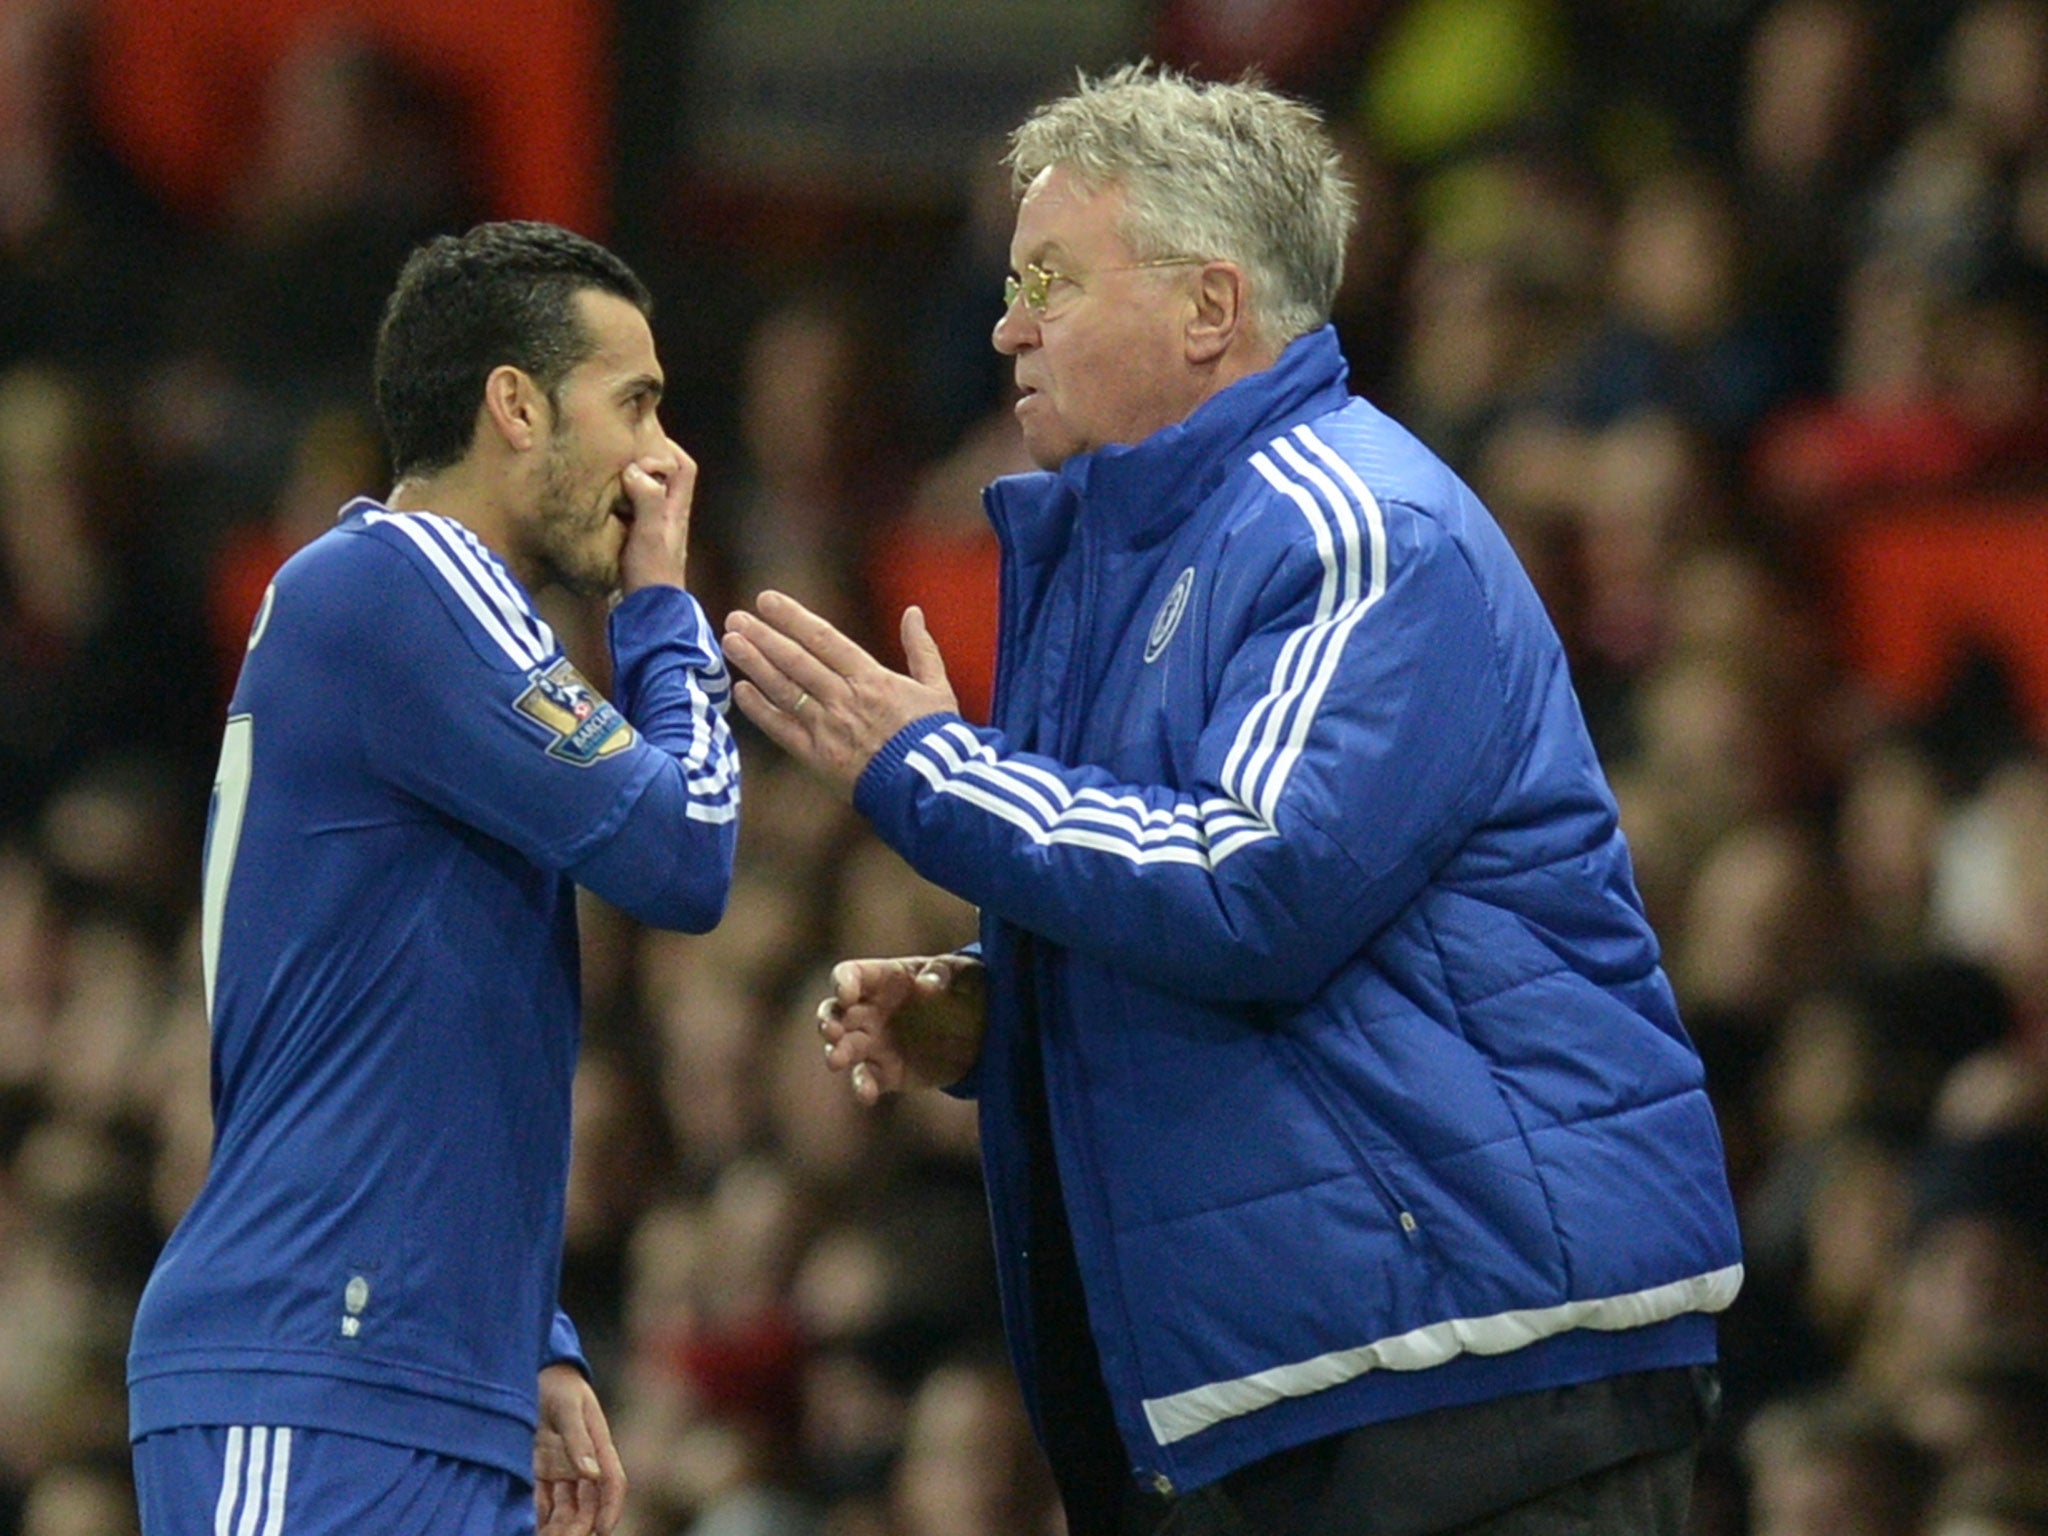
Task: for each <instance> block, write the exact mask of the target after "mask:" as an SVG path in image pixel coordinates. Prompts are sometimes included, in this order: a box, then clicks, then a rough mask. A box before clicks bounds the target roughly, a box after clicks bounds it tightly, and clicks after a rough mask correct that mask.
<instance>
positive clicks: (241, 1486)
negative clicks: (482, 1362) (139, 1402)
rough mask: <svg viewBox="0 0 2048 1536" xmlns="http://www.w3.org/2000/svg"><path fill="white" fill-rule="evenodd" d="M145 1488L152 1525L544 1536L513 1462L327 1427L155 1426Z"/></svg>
mask: <svg viewBox="0 0 2048 1536" xmlns="http://www.w3.org/2000/svg"><path fill="white" fill-rule="evenodd" d="M135 1497H136V1502H137V1503H138V1504H139V1505H140V1506H141V1510H142V1531H143V1536H363V1533H364V1532H367V1531H375V1532H377V1533H379V1536H534V1516H533V1489H532V1487H531V1486H529V1485H528V1484H527V1483H525V1482H523V1481H521V1480H520V1479H518V1478H516V1477H513V1476H511V1475H510V1474H509V1473H506V1472H503V1471H500V1470H499V1469H498V1468H496V1467H487V1466H484V1465H482V1464H481V1463H479V1462H473V1461H462V1460H459V1459H457V1458H455V1457H452V1456H441V1455H437V1454H435V1453H434V1452H432V1451H416V1450H411V1449H409V1448H407V1447H405V1446H402V1445H386V1444H385V1443H384V1442H382V1441H380V1440H365V1439H362V1438H361V1437H359V1436H356V1435H342V1434H336V1433H335V1432H334V1431H332V1430H323V1429H290V1428H285V1427H282V1426H265V1425H246V1424H234V1425H219V1426H214V1425H195V1426H193V1427H190V1428H187V1429H170V1430H164V1431H161V1432H159V1433H157V1434H153V1435H144V1436H143V1437H142V1438H141V1439H140V1440H138V1441H136V1442H135Z"/></svg>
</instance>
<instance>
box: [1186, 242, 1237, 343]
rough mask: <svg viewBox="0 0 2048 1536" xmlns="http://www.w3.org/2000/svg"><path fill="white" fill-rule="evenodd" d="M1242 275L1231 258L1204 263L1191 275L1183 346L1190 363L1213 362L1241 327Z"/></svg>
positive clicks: (1235, 337)
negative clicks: (1192, 284) (1190, 301)
mask: <svg viewBox="0 0 2048 1536" xmlns="http://www.w3.org/2000/svg"><path fill="white" fill-rule="evenodd" d="M1245 286H1246V285H1245V275H1244V271H1243V269H1242V268H1240V267H1239V266H1238V265H1237V264H1236V263H1235V262H1229V261H1212V262H1208V263H1206V264H1205V265H1204V266H1203V268H1202V270H1201V272H1200V273H1198V274H1197V275H1196V278H1195V291H1194V304H1193V306H1192V308H1191V309H1190V310H1189V313H1188V320H1187V331H1186V346H1187V356H1188V361H1189V362H1191V363H1198V364H1200V363H1213V362H1215V361H1216V359H1217V358H1219V357H1221V356H1222V355H1223V354H1224V353H1225V352H1227V351H1229V350H1230V347H1231V345H1232V344H1233V343H1234V342H1236V341H1237V340H1238V339H1239V337H1240V336H1241V335H1242V333H1243V331H1244V325H1245Z"/></svg>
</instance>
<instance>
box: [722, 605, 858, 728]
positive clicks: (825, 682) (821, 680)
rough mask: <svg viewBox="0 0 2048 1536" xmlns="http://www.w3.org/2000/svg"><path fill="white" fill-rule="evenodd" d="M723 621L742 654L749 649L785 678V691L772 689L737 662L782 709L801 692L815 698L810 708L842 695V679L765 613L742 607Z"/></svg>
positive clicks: (790, 705)
mask: <svg viewBox="0 0 2048 1536" xmlns="http://www.w3.org/2000/svg"><path fill="white" fill-rule="evenodd" d="M820 622H822V621H820ZM725 623H726V629H727V631H728V632H729V633H730V634H731V635H733V636H735V637H737V638H738V639H739V640H740V641H741V642H742V643H743V644H742V650H741V653H740V654H741V656H742V657H744V656H745V655H746V654H747V653H748V652H749V651H751V652H752V654H754V655H756V656H758V657H759V658H760V659H761V660H763V661H765V662H767V663H768V664H769V665H770V666H772V667H773V668H774V669H775V671H776V672H777V673H778V674H780V675H781V676H782V677H783V678H785V679H787V680H788V683H789V689H788V692H786V693H779V692H776V691H775V690H774V689H772V688H769V687H767V686H766V683H765V680H764V679H763V678H762V676H761V675H760V673H759V671H758V670H757V669H756V668H754V667H750V666H746V665H745V662H744V660H742V662H741V665H742V667H743V668H744V669H745V671H746V673H747V675H748V676H750V677H752V678H753V679H754V681H755V682H757V683H763V690H762V691H763V692H766V693H768V694H769V696H770V697H771V698H773V699H774V701H775V702H776V703H777V704H779V705H781V706H782V707H783V708H784V709H790V710H793V709H794V702H793V701H794V700H795V699H796V698H797V697H798V696H800V695H801V694H804V693H808V694H809V695H810V696H811V698H812V699H814V700H816V701H817V704H816V705H814V706H813V707H814V708H815V707H817V706H819V705H822V706H826V707H830V706H831V705H833V704H835V703H838V702H841V701H843V700H844V699H845V697H846V680H845V679H844V678H843V677H842V676H841V675H840V672H839V670H838V669H836V668H835V667H833V666H832V665H831V664H830V663H829V662H828V661H827V660H826V658H824V657H822V656H820V655H819V654H818V652H817V651H816V650H814V649H813V648H812V647H811V646H810V645H809V644H807V643H806V642H805V640H804V638H803V637H802V636H799V635H793V634H791V633H790V632H789V631H788V630H786V629H784V628H782V626H781V625H779V624H776V623H775V622H774V621H772V620H770V619H769V618H767V617H766V616H765V615H762V614H754V613H748V612H747V611H746V610H745V609H744V608H742V609H738V610H735V611H734V612H733V613H731V614H729V615H728V616H727V617H726V621H725ZM828 627H829V626H828ZM862 654H863V655H865V654H866V653H865V652H863V653H862Z"/></svg>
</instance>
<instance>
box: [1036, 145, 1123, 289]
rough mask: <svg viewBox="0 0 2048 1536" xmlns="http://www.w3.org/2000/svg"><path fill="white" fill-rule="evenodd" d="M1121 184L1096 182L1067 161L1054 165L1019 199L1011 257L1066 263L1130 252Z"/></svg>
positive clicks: (1115, 256) (1097, 260) (1050, 263)
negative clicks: (1124, 226)
mask: <svg viewBox="0 0 2048 1536" xmlns="http://www.w3.org/2000/svg"><path fill="white" fill-rule="evenodd" d="M1124 213H1125V196H1124V190H1123V188H1122V187H1120V186H1117V185H1114V184H1110V185H1105V186H1091V185H1089V184H1088V182H1086V181H1085V180H1083V179H1082V177H1081V176H1080V174H1079V173H1078V172H1077V171H1075V170H1074V169H1073V167H1071V166H1068V165H1049V166H1047V167H1046V168H1045V169H1044V170H1042V171H1040V172H1039V173H1038V174H1037V175H1036V176H1035V177H1033V178H1032V180H1031V184H1030V185H1029V186H1027V187H1026V188H1025V189H1024V195H1023V197H1022V198H1021V199H1020V200H1019V201H1018V203H1017V227H1016V233H1015V235H1014V236H1013V237H1012V238H1011V241H1010V258H1011V261H1012V263H1013V264H1014V265H1017V266H1019V267H1020V268H1021V267H1022V265H1023V264H1025V263H1027V262H1031V263H1036V264H1038V265H1040V266H1048V265H1054V264H1057V263H1059V262H1062V261H1067V262H1072V261H1086V262H1089V263H1091V264H1092V263H1096V262H1099V261H1102V260H1105V259H1111V258H1121V257H1122V256H1123V255H1124V254H1125V246H1124V240H1123V218H1124Z"/></svg>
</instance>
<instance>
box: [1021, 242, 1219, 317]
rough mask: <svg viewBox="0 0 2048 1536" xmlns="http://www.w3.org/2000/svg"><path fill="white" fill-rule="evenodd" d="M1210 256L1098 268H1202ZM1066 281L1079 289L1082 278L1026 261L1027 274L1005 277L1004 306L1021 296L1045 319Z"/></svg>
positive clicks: (1163, 258)
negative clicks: (1055, 288)
mask: <svg viewBox="0 0 2048 1536" xmlns="http://www.w3.org/2000/svg"><path fill="white" fill-rule="evenodd" d="M1207 260H1208V258H1207V257H1206V256H1155V257H1153V259H1152V260H1150V261H1133V262H1130V263H1128V264H1126V265H1124V266H1121V267H1097V268H1096V269H1095V270H1096V271H1097V272H1142V271H1145V270H1146V269H1147V268H1149V267H1199V266H1201V265H1202V264H1203V263H1204V262H1206V261H1207ZM1057 283H1066V284H1069V285H1071V286H1073V287H1076V288H1078V287H1079V286H1080V281H1079V279H1077V278H1073V277H1070V276H1068V275H1067V274H1066V273H1064V272H1061V271H1058V270H1056V269H1054V268H1052V267H1041V266H1040V265H1039V264H1038V263H1037V262H1035V261H1027V262H1025V263H1024V275H1023V276H1022V277H1018V276H1017V275H1015V274H1014V273H1013V274H1012V275H1010V276H1009V277H1006V278H1004V279H1003V309H1004V311H1005V312H1007V311H1008V310H1009V309H1010V307H1011V306H1012V305H1014V304H1015V303H1016V302H1017V301H1018V300H1019V299H1022V300H1023V301H1024V307H1025V308H1026V309H1028V310H1030V311H1031V313H1032V314H1033V315H1035V316H1036V317H1037V318H1039V319H1040V320H1043V319H1044V318H1045V317H1046V315H1047V314H1048V313H1050V312H1051V310H1052V307H1053V286H1054V285H1055V284H1057Z"/></svg>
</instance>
